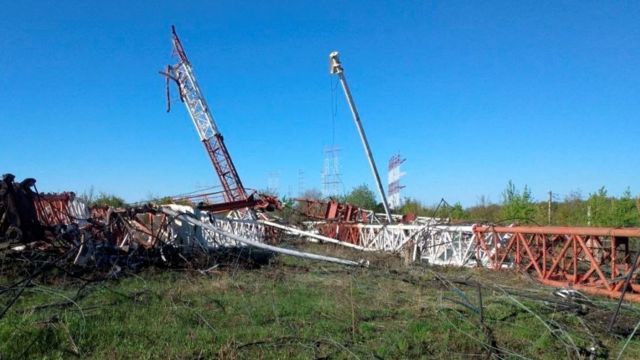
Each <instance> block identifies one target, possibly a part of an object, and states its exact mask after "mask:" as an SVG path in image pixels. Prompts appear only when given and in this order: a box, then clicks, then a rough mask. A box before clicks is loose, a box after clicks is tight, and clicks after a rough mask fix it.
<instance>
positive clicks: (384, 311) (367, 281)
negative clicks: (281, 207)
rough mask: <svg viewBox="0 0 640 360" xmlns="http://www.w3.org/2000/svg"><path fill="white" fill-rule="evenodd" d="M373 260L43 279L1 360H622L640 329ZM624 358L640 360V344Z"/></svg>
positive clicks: (11, 324) (4, 323)
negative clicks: (365, 264) (356, 264)
mask: <svg viewBox="0 0 640 360" xmlns="http://www.w3.org/2000/svg"><path fill="white" fill-rule="evenodd" d="M287 246H292V247H293V246H295V247H298V248H304V249H306V250H310V251H314V252H317V253H318V252H322V253H327V254H331V255H334V256H342V257H347V258H352V259H354V258H355V259H358V258H362V257H363V256H364V255H363V254H362V253H359V252H353V251H350V250H347V249H344V248H338V247H336V246H333V245H331V246H329V245H319V244H301V243H293V242H291V243H289V244H287ZM366 257H367V259H368V260H369V261H370V263H371V265H370V266H369V268H348V267H344V266H338V265H333V264H326V263H320V262H312V261H306V260H301V259H296V258H291V257H284V256H278V257H273V258H271V259H269V261H267V262H266V263H265V264H262V265H260V266H249V265H247V262H246V261H244V260H243V259H242V258H240V257H239V258H237V259H236V260H237V261H229V262H228V263H226V264H221V265H220V266H217V267H213V268H210V269H208V270H206V271H198V270H195V269H189V268H185V269H181V270H176V269H172V270H170V269H159V268H152V269H147V270H145V271H143V272H140V273H137V274H120V276H118V277H117V278H115V279H109V280H103V281H94V282H89V283H87V282H81V281H79V280H77V279H73V278H70V277H65V276H60V275H59V276H58V277H57V278H38V279H35V280H34V282H33V285H32V286H30V287H28V288H26V290H25V291H24V293H23V294H22V296H21V297H20V298H19V299H18V301H17V302H16V303H15V304H14V305H13V306H12V307H11V308H10V310H9V311H8V312H7V314H6V315H5V317H4V318H2V319H1V320H0V358H2V359H11V358H25V357H27V358H49V359H52V358H53V359H55V358H107V359H123V358H124V359H127V358H129V359H155V358H162V359H166V358H172V359H197V358H201V359H210V358H219V359H262V358H264V359H284V358H297V359H403V358H423V359H433V358H446V359H451V358H454V359H455V358H460V359H469V358H481V359H486V358H513V359H516V358H536V359H537V358H544V359H557V358H616V357H617V356H618V354H619V352H620V351H621V349H622V347H623V346H624V344H625V342H626V340H627V338H628V336H629V334H630V333H631V332H632V330H633V328H634V326H635V324H636V322H637V321H638V320H639V319H640V307H638V306H635V305H629V304H625V305H624V306H623V308H622V311H621V314H620V317H619V318H618V321H617V323H616V326H615V327H614V330H613V331H611V332H608V331H607V330H606V328H607V323H608V321H609V318H610V316H611V314H612V313H613V311H614V309H615V305H616V303H615V302H614V301H611V300H607V299H604V298H596V297H589V299H579V300H574V301H571V300H565V299H563V298H561V297H558V296H554V294H553V293H554V290H556V289H553V288H549V287H544V286H541V285H539V284H538V283H536V282H535V281H534V280H532V279H530V278H528V277H527V276H526V275H525V274H521V273H517V272H507V271H503V272H500V273H497V272H492V271H490V270H486V269H458V268H442V267H429V266H424V265H412V266H404V264H403V262H402V261H401V259H400V258H399V257H398V258H396V257H392V256H390V255H388V254H386V255H376V254H367V255H366ZM11 280H12V279H7V278H3V279H2V281H0V283H1V284H6V283H9V282H11ZM9 299H10V297H9V296H7V294H6V293H5V294H3V295H0V300H2V304H3V305H2V307H4V304H5V303H6V302H7V301H9ZM623 357H624V358H629V359H633V358H640V341H639V339H638V336H636V337H635V338H634V339H632V340H631V341H629V343H628V345H627V347H626V349H625V350H624V356H623Z"/></svg>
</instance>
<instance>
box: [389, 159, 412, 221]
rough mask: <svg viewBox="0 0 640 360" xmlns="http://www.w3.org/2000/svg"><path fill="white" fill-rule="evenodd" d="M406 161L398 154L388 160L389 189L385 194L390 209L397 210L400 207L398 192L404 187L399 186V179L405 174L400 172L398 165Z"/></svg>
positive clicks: (400, 199)
mask: <svg viewBox="0 0 640 360" xmlns="http://www.w3.org/2000/svg"><path fill="white" fill-rule="evenodd" d="M406 160H407V159H402V158H400V154H397V155H394V156H392V157H391V159H389V175H388V182H389V189H388V190H387V193H388V194H389V207H390V208H392V209H397V208H399V207H401V206H402V197H401V196H400V190H401V189H403V188H404V186H402V185H400V178H401V177H403V176H404V175H405V173H403V172H401V171H400V165H401V164H402V163H403V162H405V161H406Z"/></svg>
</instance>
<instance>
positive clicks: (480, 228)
mask: <svg viewBox="0 0 640 360" xmlns="http://www.w3.org/2000/svg"><path fill="white" fill-rule="evenodd" d="M473 231H474V232H477V233H486V232H497V233H527V234H543V235H586V236H616V237H638V238H640V228H604V227H586V226H585V227H572V226H487V225H476V226H475V227H474V230H473Z"/></svg>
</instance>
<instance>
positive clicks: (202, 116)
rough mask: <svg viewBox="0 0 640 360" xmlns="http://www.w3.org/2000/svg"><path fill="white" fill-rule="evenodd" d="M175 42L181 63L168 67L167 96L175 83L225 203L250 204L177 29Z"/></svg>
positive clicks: (175, 49)
mask: <svg viewBox="0 0 640 360" xmlns="http://www.w3.org/2000/svg"><path fill="white" fill-rule="evenodd" d="M172 41H173V51H174V53H175V55H176V56H177V58H178V60H179V61H178V63H177V64H175V65H173V66H167V70H166V73H164V75H165V76H166V77H167V94H168V82H169V79H172V80H173V81H175V82H176V84H177V85H178V90H179V92H180V99H181V100H182V101H183V102H184V103H185V105H186V107H187V111H188V112H189V115H190V116H191V120H192V121H193V124H194V125H195V127H196V130H197V132H198V136H200V141H202V143H203V144H204V147H205V148H206V150H207V153H208V154H209V158H210V159H211V162H212V163H213V167H214V168H215V170H216V173H217V174H218V178H219V179H220V183H221V185H222V187H223V189H224V198H225V202H236V201H244V200H247V193H246V191H245V189H244V187H243V185H242V182H241V181H240V177H239V176H238V172H237V171H236V168H235V166H234V165H233V161H231V157H230V156H229V152H228V151H227V147H226V145H225V144H224V139H223V137H222V135H221V134H220V132H219V131H218V127H217V126H216V123H215V120H214V118H213V115H212V114H211V111H210V110H209V106H208V105H207V102H206V100H205V98H204V96H203V95H202V91H201V90H200V86H199V85H198V83H197V81H196V78H195V76H194V74H193V69H192V68H191V63H190V62H189V60H188V59H187V55H186V53H185V51H184V48H183V47H182V43H181V42H180V39H179V38H178V35H177V34H176V31H175V28H172Z"/></svg>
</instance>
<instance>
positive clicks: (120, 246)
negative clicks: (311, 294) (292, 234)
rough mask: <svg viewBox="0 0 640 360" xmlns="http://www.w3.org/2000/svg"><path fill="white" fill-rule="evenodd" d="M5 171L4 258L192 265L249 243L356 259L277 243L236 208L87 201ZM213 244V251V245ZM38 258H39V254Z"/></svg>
mask: <svg viewBox="0 0 640 360" xmlns="http://www.w3.org/2000/svg"><path fill="white" fill-rule="evenodd" d="M14 179H15V177H14V176H13V175H11V174H6V175H4V176H3V178H2V183H1V187H0V255H1V256H2V258H3V262H2V263H3V264H4V265H5V266H9V265H11V264H15V263H16V262H22V263H29V264H31V265H34V264H35V263H36V262H34V261H32V260H34V259H44V258H47V259H49V260H51V259H55V263H56V264H65V265H71V266H75V267H83V268H92V269H111V270H113V269H114V268H117V269H121V268H123V267H125V266H126V267H127V268H131V269H134V270H135V269H138V268H140V267H141V266H145V265H152V264H162V265H164V266H185V265H187V264H188V265H189V266H193V265H194V262H196V261H197V260H198V259H199V257H202V256H204V257H206V258H207V259H209V260H212V259H214V258H212V257H211V254H212V253H213V252H215V253H216V254H217V255H219V254H220V253H223V252H224V251H226V250H229V249H234V248H235V249H238V248H243V247H245V248H246V246H247V245H249V246H251V247H252V248H260V249H263V250H266V251H270V252H275V253H284V254H287V255H293V256H300V257H305V258H310V259H315V260H323V261H332V262H338V263H341V264H345V265H359V263H357V262H353V261H349V260H342V259H336V258H331V257H325V256H321V255H315V254H308V253H303V252H299V251H294V250H290V249H282V248H279V247H277V246H274V245H269V244H267V243H274V242H275V240H276V239H277V237H278V235H279V234H278V233H279V230H277V229H275V228H268V229H267V228H265V226H264V225H263V224H261V223H259V222H258V221H256V220H252V219H249V220H247V219H239V218H238V216H237V214H235V213H234V212H230V213H227V214H226V215H230V216H220V215H219V214H214V213H212V212H209V211H206V210H201V209H198V208H197V207H192V206H186V205H176V204H168V205H156V204H145V205H142V206H134V207H124V208H111V207H108V208H105V207H92V208H90V207H88V206H87V205H86V204H85V203H84V202H83V201H81V200H79V199H78V198H77V197H76V196H75V194H74V193H71V192H65V193H59V194H41V193H39V192H38V191H37V189H36V187H35V183H36V180H35V179H31V178H29V179H26V180H24V181H22V182H15V181H14ZM216 250H218V251H216ZM38 262H39V263H42V261H38Z"/></svg>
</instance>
